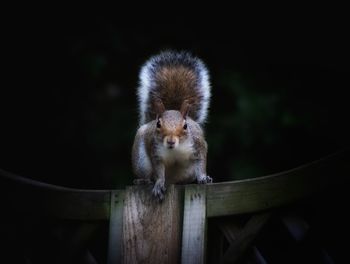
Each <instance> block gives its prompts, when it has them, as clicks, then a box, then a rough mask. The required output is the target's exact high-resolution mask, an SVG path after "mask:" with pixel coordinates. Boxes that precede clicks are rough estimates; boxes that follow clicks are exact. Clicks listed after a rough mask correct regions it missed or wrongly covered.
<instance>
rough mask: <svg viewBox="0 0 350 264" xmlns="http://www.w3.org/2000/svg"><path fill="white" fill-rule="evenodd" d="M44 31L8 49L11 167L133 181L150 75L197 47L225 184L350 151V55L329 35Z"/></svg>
mask: <svg viewBox="0 0 350 264" xmlns="http://www.w3.org/2000/svg"><path fill="white" fill-rule="evenodd" d="M35 25H36V24H35ZM38 25H39V26H38ZM38 25H36V26H37V27H35V26H33V25H30V26H27V27H26V25H23V24H21V25H20V27H19V28H18V29H19V30H18V31H17V33H16V34H17V35H16V36H17V38H18V39H16V38H12V42H10V43H9V45H8V50H10V51H11V52H10V53H9V54H10V56H9V59H8V62H9V64H8V65H9V69H10V70H11V71H9V74H8V76H7V78H8V79H9V80H4V81H3V83H6V82H7V81H9V82H8V85H6V86H5V88H4V89H5V90H6V96H5V97H3V98H5V100H6V103H7V104H6V109H7V111H5V112H3V113H5V115H4V118H3V119H2V121H3V128H2V129H3V132H5V136H3V137H2V139H1V140H2V141H1V146H2V149H1V151H2V154H3V156H4V157H3V158H2V159H1V164H0V166H1V167H2V168H4V169H7V170H10V171H13V172H16V173H19V174H21V175H24V176H28V177H32V178H36V179H39V180H43V181H46V182H51V183H56V184H62V185H66V186H72V187H80V188H116V187H118V188H122V187H123V186H125V185H127V184H131V182H132V177H133V176H132V172H131V161H130V157H131V146H132V142H133V138H134V135H135V132H136V129H137V119H138V113H137V104H136V97H135V91H136V87H137V85H138V73H139V69H140V67H141V65H142V63H144V62H145V60H146V59H147V58H148V57H149V56H151V55H153V54H155V53H157V52H159V51H160V50H162V49H166V48H173V49H177V50H182V49H184V50H188V51H191V52H192V53H194V54H195V55H197V56H199V57H200V58H202V59H203V60H204V61H205V62H206V64H207V66H208V68H209V71H210V73H211V78H212V87H213V88H212V94H213V96H212V102H211V105H210V114H209V120H208V124H207V125H206V127H205V129H206V138H207V141H208V144H209V154H208V155H209V158H208V174H209V175H211V176H212V177H213V178H214V180H215V181H226V180H233V179H242V178H249V177H258V176H262V175H266V174H269V173H275V172H278V171H281V170H285V169H290V168H292V167H295V166H298V165H301V164H303V163H305V162H309V161H312V160H314V159H317V158H320V157H322V156H324V155H327V154H328V153H331V152H333V151H336V150H338V149H340V148H342V147H344V146H346V145H347V144H348V137H349V136H348V135H349V130H348V128H347V122H348V121H347V120H348V117H347V114H346V113H347V107H346V105H347V103H348V99H347V98H348V97H347V96H345V91H346V89H344V88H348V87H349V78H348V77H349V68H348V67H344V66H343V64H342V63H341V62H340V63H338V62H337V61H335V60H333V58H334V57H332V56H333V55H334V54H335V57H336V58H338V57H339V56H338V55H343V58H344V60H345V58H347V56H348V53H345V52H346V49H345V48H343V49H341V47H347V46H346V45H345V44H342V45H343V46H338V43H343V42H341V41H340V40H339V39H337V38H336V36H334V37H333V41H334V43H335V44H334V46H329V42H328V43H325V42H323V43H324V44H323V46H322V45H321V46H320V45H313V44H316V43H317V44H318V43H319V42H318V38H317V36H316V37H315V36H314V38H313V39H311V38H309V39H305V36H307V35H294V36H293V37H287V36H289V34H290V32H287V33H286V35H283V36H282V35H279V36H278V37H276V36H275V35H274V33H272V34H270V33H269V32H263V33H262V32H261V31H259V30H256V31H253V32H252V31H251V30H248V29H246V30H242V32H235V34H231V33H232V32H231V28H230V27H229V28H228V31H227V32H226V33H218V32H217V31H216V29H215V28H214V30H211V31H210V30H209V29H207V28H203V29H201V28H198V27H196V26H192V27H190V26H188V25H186V24H185V22H183V23H181V21H176V23H172V24H162V25H160V24H157V25H156V26H153V27H152V26H149V27H148V26H144V27H143V26H142V25H139V26H135V27H125V28H122V27H121V26H120V23H119V21H113V20H108V19H102V18H99V19H96V20H90V19H89V20H82V21H78V22H77V21H74V23H72V21H69V23H68V22H67V23H62V21H61V20H60V21H59V22H57V23H54V22H52V23H51V24H50V23H49V25H50V26H51V28H50V31H49V32H47V31H46V30H44V26H43V25H41V24H38ZM247 32H249V34H248V33H247ZM9 34H11V36H13V35H12V32H10V33H9ZM26 37H28V38H27V39H29V41H28V42H27V43H26V44H25V45H20V44H19V41H18V40H19V39H25V38H26ZM299 40H303V42H300V41H299ZM303 43H304V44H303ZM336 46H337V47H338V48H339V47H340V48H339V49H337V50H336V51H334V47H336ZM326 48H327V49H326ZM320 51H322V52H323V53H322V54H323V55H322V56H319V54H320ZM327 51H328V52H327ZM334 52H335V53H334ZM19 61H20V62H21V63H18V62H19Z"/></svg>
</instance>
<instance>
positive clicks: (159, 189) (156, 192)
mask: <svg viewBox="0 0 350 264" xmlns="http://www.w3.org/2000/svg"><path fill="white" fill-rule="evenodd" d="M165 191H166V188H165V186H164V182H160V181H157V182H156V183H155V184H154V187H153V190H152V194H153V196H154V197H156V198H158V199H159V201H162V200H163V199H164V194H165Z"/></svg>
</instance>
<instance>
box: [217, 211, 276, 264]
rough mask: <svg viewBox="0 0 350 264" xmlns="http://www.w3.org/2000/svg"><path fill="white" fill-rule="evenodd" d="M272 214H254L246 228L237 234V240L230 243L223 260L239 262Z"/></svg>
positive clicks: (225, 261)
mask: <svg viewBox="0 0 350 264" xmlns="http://www.w3.org/2000/svg"><path fill="white" fill-rule="evenodd" d="M270 216H271V214H270V213H261V214H257V215H253V216H252V217H251V218H250V219H249V221H248V222H247V223H246V225H245V226H244V228H243V229H242V230H241V231H240V232H239V233H238V234H237V235H236V238H235V240H234V241H233V242H232V243H231V244H230V247H229V248H228V250H227V251H226V253H225V255H224V258H223V262H224V263H237V261H238V260H239V259H240V258H241V257H242V255H243V254H244V253H245V252H246V251H247V249H248V247H249V246H251V244H252V243H253V241H254V240H255V238H256V236H257V235H258V233H259V232H260V230H261V229H262V228H263V227H264V225H265V224H266V222H267V221H268V219H269V218H270Z"/></svg>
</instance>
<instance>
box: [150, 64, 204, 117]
mask: <svg viewBox="0 0 350 264" xmlns="http://www.w3.org/2000/svg"><path fill="white" fill-rule="evenodd" d="M156 85H157V89H156V90H157V92H158V93H157V96H158V97H159V98H160V99H161V100H162V102H163V104H164V106H165V109H166V110H180V109H181V106H182V103H183V101H184V100H186V99H187V100H188V103H189V105H190V109H189V113H188V114H189V116H191V117H192V118H194V119H196V118H197V116H192V115H191V113H198V112H199V106H200V105H199V102H200V101H201V100H202V99H201V98H199V96H200V95H198V91H197V87H196V86H197V78H196V74H195V72H194V71H193V70H191V69H189V68H186V67H184V66H171V67H170V66H164V67H163V68H162V69H160V70H159V72H158V73H157V75H156Z"/></svg>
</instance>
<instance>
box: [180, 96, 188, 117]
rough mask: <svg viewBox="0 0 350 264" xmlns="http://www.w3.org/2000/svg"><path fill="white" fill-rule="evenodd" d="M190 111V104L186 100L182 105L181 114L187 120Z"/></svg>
mask: <svg viewBox="0 0 350 264" xmlns="http://www.w3.org/2000/svg"><path fill="white" fill-rule="evenodd" d="M189 111H190V104H189V102H188V100H185V101H183V103H182V105H181V109H180V113H181V115H182V116H183V117H184V118H186V116H187V115H188V112H189Z"/></svg>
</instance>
